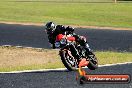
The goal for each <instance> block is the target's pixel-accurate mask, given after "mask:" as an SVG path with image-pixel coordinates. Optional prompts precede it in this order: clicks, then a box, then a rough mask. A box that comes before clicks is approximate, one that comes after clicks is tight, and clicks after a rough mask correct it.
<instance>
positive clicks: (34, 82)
mask: <svg viewBox="0 0 132 88" xmlns="http://www.w3.org/2000/svg"><path fill="white" fill-rule="evenodd" d="M86 71H87V72H88V73H89V74H129V75H132V64H124V65H115V66H108V67H100V68H98V69H97V70H95V71H89V70H87V69H86ZM76 75H77V72H68V71H48V72H33V73H32V72H30V73H17V74H16V73H13V74H2V73H1V74H0V88H132V82H130V83H128V84H127V83H125V84H124V83H121V84H117V83H113V84H105V83H102V84H83V85H79V84H78V83H77V81H76Z"/></svg>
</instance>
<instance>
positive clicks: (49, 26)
mask: <svg viewBox="0 0 132 88" xmlns="http://www.w3.org/2000/svg"><path fill="white" fill-rule="evenodd" d="M45 28H46V31H47V32H53V31H54V30H55V28H56V25H55V24H54V23H53V22H48V23H46V25H45Z"/></svg>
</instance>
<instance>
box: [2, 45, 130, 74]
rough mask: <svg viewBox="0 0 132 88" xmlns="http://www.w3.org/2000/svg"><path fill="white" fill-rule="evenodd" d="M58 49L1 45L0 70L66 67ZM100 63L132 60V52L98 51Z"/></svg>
mask: <svg viewBox="0 0 132 88" xmlns="http://www.w3.org/2000/svg"><path fill="white" fill-rule="evenodd" d="M58 52H59V51H58V50H48V49H42V50H38V49H27V48H15V47H7V48H6V47H0V72H9V71H20V70H37V69H55V68H64V65H63V63H62V62H61V59H60V57H59V55H58ZM95 54H96V56H97V58H98V63H99V65H104V64H116V63H124V62H132V53H131V52H124V53H121V52H113V51H106V52H103V51H96V52H95Z"/></svg>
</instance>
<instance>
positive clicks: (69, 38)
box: [67, 36, 75, 41]
mask: <svg viewBox="0 0 132 88" xmlns="http://www.w3.org/2000/svg"><path fill="white" fill-rule="evenodd" d="M67 40H69V41H75V37H72V36H71V37H68V38H67Z"/></svg>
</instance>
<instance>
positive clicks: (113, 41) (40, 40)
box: [0, 23, 132, 52]
mask: <svg viewBox="0 0 132 88" xmlns="http://www.w3.org/2000/svg"><path fill="white" fill-rule="evenodd" d="M75 32H76V33H77V34H79V35H84V36H85V37H86V38H87V40H88V43H89V45H90V47H91V48H92V49H93V50H94V51H96V50H98V51H100V50H103V51H108V50H112V51H127V52H132V31H128V30H108V29H107V30H104V29H103V30H101V29H82V28H78V29H76V30H75ZM0 45H14V46H25V47H35V48H46V49H48V48H50V47H49V44H48V39H47V35H46V33H45V31H44V28H43V27H42V26H33V25H18V24H4V23H1V24H0Z"/></svg>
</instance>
